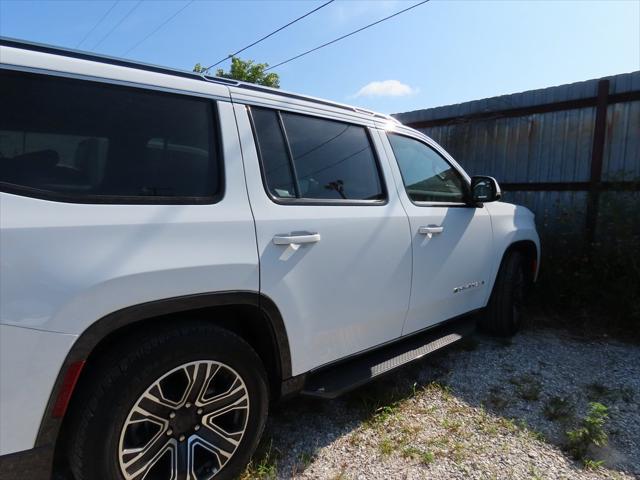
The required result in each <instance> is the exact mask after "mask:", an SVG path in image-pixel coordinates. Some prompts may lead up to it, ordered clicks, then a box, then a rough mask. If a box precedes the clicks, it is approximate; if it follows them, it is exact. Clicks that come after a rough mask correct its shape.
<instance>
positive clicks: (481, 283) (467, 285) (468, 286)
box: [453, 280, 484, 293]
mask: <svg viewBox="0 0 640 480" xmlns="http://www.w3.org/2000/svg"><path fill="white" fill-rule="evenodd" d="M480 285H484V280H482V281H480V282H478V281H475V282H471V283H467V284H466V285H462V286H460V287H456V288H454V289H453V293H458V292H461V291H463V290H468V289H470V288H476V287H479V286H480Z"/></svg>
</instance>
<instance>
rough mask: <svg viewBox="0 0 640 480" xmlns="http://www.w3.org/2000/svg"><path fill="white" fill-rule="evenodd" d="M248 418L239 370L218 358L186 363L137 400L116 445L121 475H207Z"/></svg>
mask: <svg viewBox="0 0 640 480" xmlns="http://www.w3.org/2000/svg"><path fill="white" fill-rule="evenodd" d="M248 418H249V395H248V393H247V388H246V385H245V383H244V381H243V380H242V378H241V377H240V375H239V374H238V373H237V372H236V371H235V370H233V369H232V368H231V367H229V366H228V365H224V364H222V363H220V362H215V361H209V360H200V361H193V362H189V363H185V364H183V365H181V366H179V367H177V368H175V369H173V370H171V371H169V372H167V373H166V374H164V375H163V376H162V377H160V378H159V379H158V380H157V381H155V382H154V383H153V384H152V385H151V386H149V387H148V388H147V389H146V390H145V391H144V393H143V394H142V395H140V397H139V398H138V400H137V401H136V402H135V404H134V406H133V408H132V409H131V410H130V412H129V415H128V416H127V419H126V420H125V423H124V425H123V427H122V431H121V434H120V442H119V445H118V460H119V464H120V470H121V472H122V475H123V476H124V478H125V480H209V479H211V478H214V477H215V476H216V475H217V474H218V472H220V470H221V469H222V468H223V467H224V466H225V465H226V464H227V463H228V462H229V460H230V459H231V457H232V456H233V454H234V453H235V451H236V450H237V448H238V446H239V444H240V442H241V440H242V437H243V435H244V432H245V429H246V427H247V421H248Z"/></svg>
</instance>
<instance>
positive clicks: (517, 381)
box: [509, 373, 542, 402]
mask: <svg viewBox="0 0 640 480" xmlns="http://www.w3.org/2000/svg"><path fill="white" fill-rule="evenodd" d="M509 381H510V382H511V383H512V384H514V385H515V387H516V393H517V394H518V396H519V397H520V398H522V399H523V400H527V401H529V402H532V401H535V400H538V399H539V398H540V393H541V392H542V382H540V380H539V379H537V378H536V377H535V376H534V375H532V374H530V373H525V374H522V375H518V376H515V377H512V378H511V379H510V380H509Z"/></svg>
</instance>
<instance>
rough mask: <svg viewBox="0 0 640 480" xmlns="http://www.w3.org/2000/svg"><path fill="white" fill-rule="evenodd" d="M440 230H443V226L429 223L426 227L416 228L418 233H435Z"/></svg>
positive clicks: (440, 231)
mask: <svg viewBox="0 0 640 480" xmlns="http://www.w3.org/2000/svg"><path fill="white" fill-rule="evenodd" d="M442 232H444V227H436V226H433V225H429V226H428V227H420V228H418V233H419V234H420V235H436V234H438V233H442Z"/></svg>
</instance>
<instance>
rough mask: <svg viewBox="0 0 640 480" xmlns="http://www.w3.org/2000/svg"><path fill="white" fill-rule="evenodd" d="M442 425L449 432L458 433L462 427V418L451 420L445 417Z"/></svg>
mask: <svg viewBox="0 0 640 480" xmlns="http://www.w3.org/2000/svg"><path fill="white" fill-rule="evenodd" d="M441 425H442V427H443V428H444V429H446V430H447V431H448V432H449V433H457V432H459V431H460V429H461V428H462V422H461V421H460V420H449V419H448V418H443V419H442V422H441Z"/></svg>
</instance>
